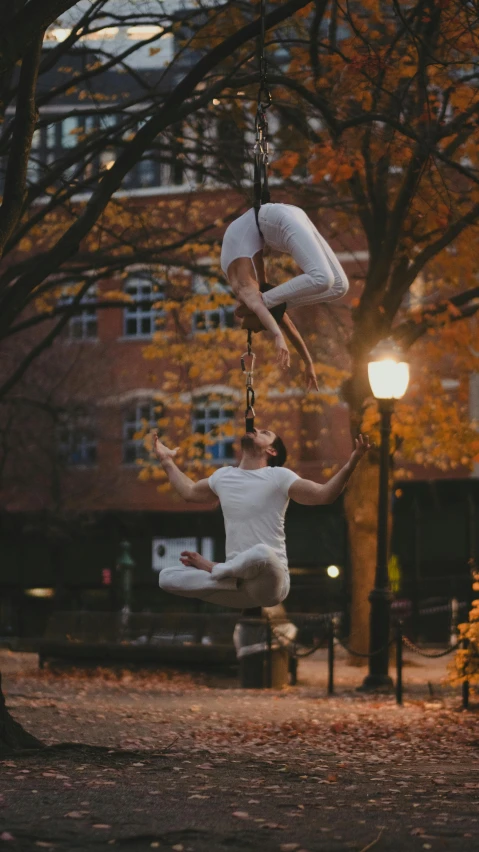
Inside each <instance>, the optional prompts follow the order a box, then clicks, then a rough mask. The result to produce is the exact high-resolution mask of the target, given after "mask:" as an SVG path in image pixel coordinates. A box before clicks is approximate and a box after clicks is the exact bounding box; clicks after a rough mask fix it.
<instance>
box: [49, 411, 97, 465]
mask: <svg viewBox="0 0 479 852" xmlns="http://www.w3.org/2000/svg"><path fill="white" fill-rule="evenodd" d="M58 433H59V438H58V448H59V451H60V454H61V456H62V458H63V459H64V460H65V464H66V465H67V467H70V468H92V467H96V465H97V463H98V438H97V431H96V424H95V422H94V420H93V419H92V417H91V415H90V414H87V413H83V412H78V411H77V412H71V413H70V414H68V413H67V414H66V415H65V417H64V418H63V422H62V420H61V421H60V423H59V426H58ZM62 433H63V435H62ZM91 455H92V456H93V457H91Z"/></svg>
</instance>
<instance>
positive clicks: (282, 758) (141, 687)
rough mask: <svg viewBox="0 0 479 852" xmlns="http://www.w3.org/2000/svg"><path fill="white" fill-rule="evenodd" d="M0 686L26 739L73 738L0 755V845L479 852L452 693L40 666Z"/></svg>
mask: <svg viewBox="0 0 479 852" xmlns="http://www.w3.org/2000/svg"><path fill="white" fill-rule="evenodd" d="M6 686H7V701H8V704H9V705H10V707H11V708H12V712H13V715H14V716H15V717H16V718H18V719H19V721H21V722H22V723H23V724H24V725H25V726H26V727H27V728H28V729H29V730H31V731H32V733H34V734H35V735H36V736H39V737H40V738H42V739H43V740H44V741H45V742H46V743H49V744H54V743H58V742H61V741H62V740H63V741H67V742H74V743H77V744H79V743H84V744H87V745H86V746H84V747H83V746H81V745H77V746H76V747H75V748H73V747H72V748H70V749H69V748H68V747H65V748H63V749H61V748H56V747H53V748H51V749H47V750H46V751H44V752H38V753H35V754H32V755H24V754H22V755H18V756H17V755H15V756H12V755H9V756H8V757H5V760H2V761H1V763H0V773H1V774H0V779H1V781H0V783H1V784H2V789H1V796H2V798H1V799H0V815H1V819H2V822H1V830H2V832H3V834H0V841H1V845H5V846H6V847H7V845H9V846H10V845H11V846H12V848H13V844H16V843H17V842H18V843H22V844H25V843H26V842H27V841H28V842H31V843H32V844H34V845H37V846H38V845H40V846H45V848H46V847H47V846H48V845H50V847H51V848H55V849H58V850H60V852H61V850H63V849H65V850H66V849H67V848H70V847H68V843H70V840H71V836H72V834H71V832H72V831H73V834H74V836H75V837H76V838H77V839H78V842H80V840H79V838H81V844H82V845H81V847H80V846H79V847H78V848H79V849H80V848H81V849H82V852H83V849H84V848H85V849H88V848H89V846H91V849H92V850H94V849H95V848H96V846H95V844H98V843H103V844H105V843H106V844H107V845H113V846H115V845H125V844H126V845H127V846H128V847H129V848H136V847H137V848H138V849H143V848H145V849H146V848H157V845H158V848H162V847H165V846H166V847H167V848H170V849H171V848H176V849H179V847H180V846H182V847H183V848H184V850H185V852H189V850H191V852H203V850H204V852H206V849H208V850H211V849H216V848H218V849H220V848H222V847H223V846H225V849H226V848H227V849H228V850H229V852H234V850H236V849H238V850H239V849H241V850H243V849H248V848H250V849H252V850H256V849H258V850H259V849H261V850H265V852H270V850H271V852H273V850H274V851H275V852H322V851H323V850H329V852H340V850H347V849H353V850H357V852H360V850H362V852H364V850H366V849H371V850H372V849H373V848H374V850H377V852H383V851H384V852H386V850H389V849H391V850H392V849H394V850H402V849H404V850H408V852H409V850H413V851H414V850H416V849H417V850H420V849H423V848H425V849H428V848H431V849H433V850H434V849H436V848H437V849H438V852H439V850H441V852H442V850H447V849H451V850H456V849H457V850H466V849H471V850H472V849H477V848H478V847H479V823H478V817H477V816H476V814H479V808H478V805H479V792H476V791H479V764H478V763H477V746H478V744H479V735H478V723H477V716H476V714H475V713H460V712H458V709H457V707H458V704H457V700H455V699H454V698H451V699H448V700H445V701H441V702H435V703H434V705H433V706H428V702H426V701H410V702H406V705H405V706H404V707H403V708H397V707H396V706H395V705H394V702H393V700H392V699H391V698H390V697H387V696H386V697H384V698H382V699H380V700H372V699H368V700H364V699H359V698H356V697H355V696H342V697H340V698H333V699H327V698H325V696H324V693H322V692H321V691H320V690H317V689H316V690H308V689H304V688H299V689H296V690H291V689H290V690H285V691H284V692H281V693H273V692H272V693H268V691H259V692H256V691H254V692H251V691H241V690H238V689H234V688H225V687H223V686H222V684H221V683H220V685H219V686H218V685H214V686H213V685H210V683H209V682H208V678H207V677H206V676H201V677H200V678H196V677H195V676H193V675H188V674H184V673H166V674H165V673H158V674H151V673H148V674H147V673H141V674H138V673H131V672H127V673H115V674H113V673H111V672H105V671H100V672H98V673H94V672H90V673H84V672H81V671H77V672H68V673H62V674H60V675H56V674H55V673H53V672H46V673H41V674H35V675H34V676H30V675H29V676H28V677H27V676H20V675H16V676H15V677H14V678H8V679H7V682H6ZM193 694H194V697H193ZM192 699H193V700H192ZM68 826H70V828H68ZM69 837H70V840H68V838H69ZM9 838H11V839H9ZM102 838H103V839H102ZM25 848H27V847H26V846H25ZM71 848H73V847H71Z"/></svg>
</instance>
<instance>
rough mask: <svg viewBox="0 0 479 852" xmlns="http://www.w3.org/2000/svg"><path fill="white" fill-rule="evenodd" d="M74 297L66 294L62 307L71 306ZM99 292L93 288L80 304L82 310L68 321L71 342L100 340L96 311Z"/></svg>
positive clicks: (61, 302)
mask: <svg viewBox="0 0 479 852" xmlns="http://www.w3.org/2000/svg"><path fill="white" fill-rule="evenodd" d="M72 300H73V296H71V295H67V294H65V295H64V296H63V297H62V298H61V300H60V305H64V306H67V305H70V304H71V302H72ZM96 301H97V290H96V287H92V288H91V289H90V290H89V291H88V292H87V293H86V294H85V295H84V296H83V298H82V300H81V302H80V307H81V310H79V312H78V313H76V314H74V315H73V316H72V317H71V318H70V320H69V321H68V326H67V337H68V339H69V340H97V339H98V315H97V309H96Z"/></svg>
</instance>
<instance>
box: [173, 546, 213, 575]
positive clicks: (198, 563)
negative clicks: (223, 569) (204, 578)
mask: <svg viewBox="0 0 479 852" xmlns="http://www.w3.org/2000/svg"><path fill="white" fill-rule="evenodd" d="M180 562H182V563H183V565H186V567H187V568H198V569H199V570H200V571H208V574H211V569H212V568H213V565H216V562H210V560H209V559H205V557H204V556H201V553H195V552H194V551H192V550H184V551H183V552H182V554H181V556H180Z"/></svg>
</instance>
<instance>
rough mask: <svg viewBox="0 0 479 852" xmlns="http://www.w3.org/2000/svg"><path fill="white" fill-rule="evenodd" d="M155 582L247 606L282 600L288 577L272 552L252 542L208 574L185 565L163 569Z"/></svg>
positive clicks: (174, 591)
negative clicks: (248, 547) (250, 545)
mask: <svg viewBox="0 0 479 852" xmlns="http://www.w3.org/2000/svg"><path fill="white" fill-rule="evenodd" d="M159 584H160V588H162V589H163V590H164V591H165V592H171V593H172V594H174V595H182V597H185V598H200V600H202V601H208V602H209V603H214V604H218V605H220V606H231V607H238V609H247V608H250V607H255V606H276V605H277V604H279V603H281V601H284V599H285V598H286V597H287V596H288V592H289V586H290V580H289V572H288V569H287V568H286V566H285V565H284V564H283V563H282V562H281V560H280V559H279V558H278V556H277V555H276V553H275V551H274V550H273V549H272V548H271V547H268V546H267V545H266V544H255V545H254V547H251V548H250V549H249V550H245V551H244V552H243V553H239V554H238V555H237V556H235V557H234V558H233V559H230V560H228V561H227V562H218V564H217V565H214V566H213V569H212V571H211V574H210V573H209V572H208V571H201V570H199V569H198V568H187V567H186V566H185V565H178V566H175V567H173V568H163V570H162V571H160V577H159Z"/></svg>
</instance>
